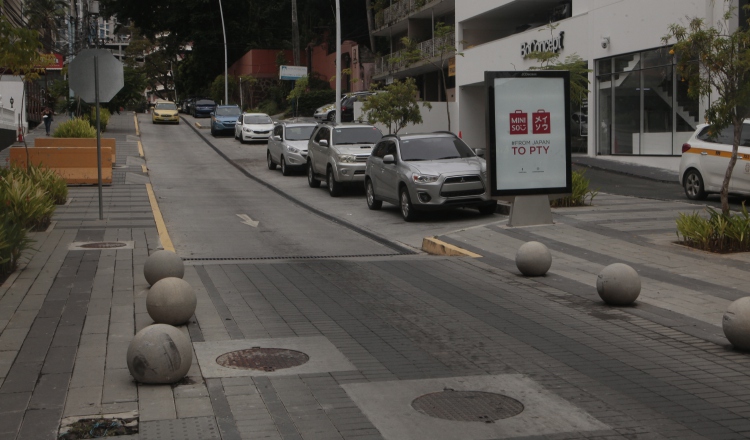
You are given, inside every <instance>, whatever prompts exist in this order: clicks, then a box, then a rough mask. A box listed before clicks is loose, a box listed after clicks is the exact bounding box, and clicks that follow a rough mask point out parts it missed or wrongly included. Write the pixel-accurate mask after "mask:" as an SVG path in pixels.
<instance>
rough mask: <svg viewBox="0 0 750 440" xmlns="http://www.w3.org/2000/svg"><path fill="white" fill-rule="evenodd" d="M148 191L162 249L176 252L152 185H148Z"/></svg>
mask: <svg viewBox="0 0 750 440" xmlns="http://www.w3.org/2000/svg"><path fill="white" fill-rule="evenodd" d="M146 191H148V200H149V202H151V211H153V212H154V221H156V230H157V231H158V232H159V241H161V247H163V248H164V250H167V251H172V252H174V251H175V250H174V245H173V244H172V239H171V238H169V233H168V232H167V225H166V224H164V218H163V217H162V216H161V211H160V210H159V204H158V203H156V195H154V188H153V187H152V186H151V184H150V183H147V184H146Z"/></svg>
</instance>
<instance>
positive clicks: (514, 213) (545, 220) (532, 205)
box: [508, 194, 552, 227]
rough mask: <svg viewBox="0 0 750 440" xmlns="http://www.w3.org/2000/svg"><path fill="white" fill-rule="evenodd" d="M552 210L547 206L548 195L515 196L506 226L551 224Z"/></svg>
mask: <svg viewBox="0 0 750 440" xmlns="http://www.w3.org/2000/svg"><path fill="white" fill-rule="evenodd" d="M551 224H552V210H551V209H550V207H549V196H548V195H546V194H544V195H541V194H540V195H533V196H516V197H515V199H514V200H513V205H511V208H510V218H509V219H508V226H511V227H515V226H533V225H551Z"/></svg>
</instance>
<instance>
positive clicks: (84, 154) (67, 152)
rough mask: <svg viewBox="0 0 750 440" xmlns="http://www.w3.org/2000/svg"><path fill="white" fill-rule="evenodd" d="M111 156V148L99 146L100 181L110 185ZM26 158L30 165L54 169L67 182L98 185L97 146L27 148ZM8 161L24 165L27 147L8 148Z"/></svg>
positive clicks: (16, 164)
mask: <svg viewBox="0 0 750 440" xmlns="http://www.w3.org/2000/svg"><path fill="white" fill-rule="evenodd" d="M102 140H103V139H102ZM94 143H95V144H96V139H94ZM112 157H113V151H112V149H111V148H110V147H102V183H103V184H107V185H111V184H112ZM29 159H30V160H31V163H32V164H33V165H37V166H40V165H41V166H44V167H45V168H49V169H52V170H54V171H55V172H57V173H58V174H59V175H61V176H62V177H63V178H64V179H65V181H66V182H67V183H68V184H73V185H80V184H97V183H98V182H99V178H98V172H97V163H96V148H91V147H56V148H54V147H46V148H37V147H29ZM10 163H11V164H12V165H15V166H18V167H25V166H26V150H25V148H24V147H10Z"/></svg>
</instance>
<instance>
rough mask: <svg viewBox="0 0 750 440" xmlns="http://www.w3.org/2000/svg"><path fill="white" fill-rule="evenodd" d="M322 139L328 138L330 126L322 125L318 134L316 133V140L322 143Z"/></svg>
mask: <svg viewBox="0 0 750 440" xmlns="http://www.w3.org/2000/svg"><path fill="white" fill-rule="evenodd" d="M321 140H328V128H326V127H321V128H320V130H318V134H316V135H315V142H317V143H320V141H321Z"/></svg>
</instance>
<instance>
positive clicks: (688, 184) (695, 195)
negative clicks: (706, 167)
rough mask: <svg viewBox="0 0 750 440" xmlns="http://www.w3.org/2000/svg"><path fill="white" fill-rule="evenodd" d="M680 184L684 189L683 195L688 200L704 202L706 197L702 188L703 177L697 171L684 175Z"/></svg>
mask: <svg viewBox="0 0 750 440" xmlns="http://www.w3.org/2000/svg"><path fill="white" fill-rule="evenodd" d="M682 183H683V186H684V187H685V195H686V196H687V198H688V199H690V200H705V198H706V196H707V195H708V194H706V190H705V189H704V186H703V177H701V173H699V172H698V170H690V171H688V172H687V173H685V177H684V178H683V179H682Z"/></svg>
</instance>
